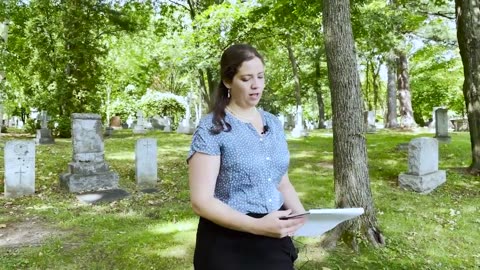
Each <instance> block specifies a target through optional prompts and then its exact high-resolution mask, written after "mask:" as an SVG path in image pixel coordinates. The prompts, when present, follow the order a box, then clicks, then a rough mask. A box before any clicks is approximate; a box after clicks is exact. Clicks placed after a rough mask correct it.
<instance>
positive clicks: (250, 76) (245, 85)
mask: <svg viewBox="0 0 480 270" xmlns="http://www.w3.org/2000/svg"><path fill="white" fill-rule="evenodd" d="M223 83H224V84H225V86H227V88H230V95H231V97H230V98H231V99H230V102H234V103H235V104H236V105H238V106H239V107H243V108H249V107H254V106H256V105H257V104H258V102H259V101H260V98H261V97H262V93H263V88H265V68H264V66H263V63H262V60H260V59H259V58H258V57H255V58H253V59H251V60H248V61H245V62H243V63H242V65H241V66H240V68H239V69H238V72H237V74H235V76H234V77H233V80H232V81H231V82H225V81H224V82H223Z"/></svg>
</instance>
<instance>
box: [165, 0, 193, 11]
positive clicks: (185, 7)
mask: <svg viewBox="0 0 480 270" xmlns="http://www.w3.org/2000/svg"><path fill="white" fill-rule="evenodd" d="M168 2H170V3H172V4H174V5H177V6H180V7H183V8H184V9H186V10H188V11H190V8H188V7H187V6H185V5H183V4H181V3H178V2H176V1H173V0H168Z"/></svg>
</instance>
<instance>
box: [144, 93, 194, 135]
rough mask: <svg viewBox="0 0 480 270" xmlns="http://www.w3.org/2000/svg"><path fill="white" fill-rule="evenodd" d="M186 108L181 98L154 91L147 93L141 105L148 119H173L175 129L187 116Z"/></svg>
mask: <svg viewBox="0 0 480 270" xmlns="http://www.w3.org/2000/svg"><path fill="white" fill-rule="evenodd" d="M185 106H186V105H185V104H183V102H181V101H180V97H179V96H175V95H173V94H169V93H158V92H153V91H149V92H147V94H145V95H144V96H143V97H142V99H141V101H140V103H139V107H140V108H141V110H142V111H143V112H144V114H145V116H147V117H152V116H155V115H159V116H169V117H171V119H172V123H171V125H172V128H173V129H175V128H177V127H178V124H179V122H180V121H181V120H182V117H183V116H184V115H185Z"/></svg>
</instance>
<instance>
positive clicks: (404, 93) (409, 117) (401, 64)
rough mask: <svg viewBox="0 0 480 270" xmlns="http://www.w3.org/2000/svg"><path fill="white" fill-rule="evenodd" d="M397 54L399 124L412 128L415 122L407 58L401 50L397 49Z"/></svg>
mask: <svg viewBox="0 0 480 270" xmlns="http://www.w3.org/2000/svg"><path fill="white" fill-rule="evenodd" d="M397 55H398V58H397V60H398V61H397V85H398V99H399V101H400V117H401V125H402V126H403V127H405V128H413V127H415V126H416V123H415V119H414V118H413V109H412V96H411V94H410V82H409V80H408V59H407V56H406V55H405V53H404V52H402V51H397Z"/></svg>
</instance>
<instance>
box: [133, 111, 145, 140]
mask: <svg viewBox="0 0 480 270" xmlns="http://www.w3.org/2000/svg"><path fill="white" fill-rule="evenodd" d="M143 122H144V119H143V112H142V111H138V112H137V123H136V124H135V127H134V128H133V133H134V134H145V133H147V130H146V129H145V126H144V123H143Z"/></svg>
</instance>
